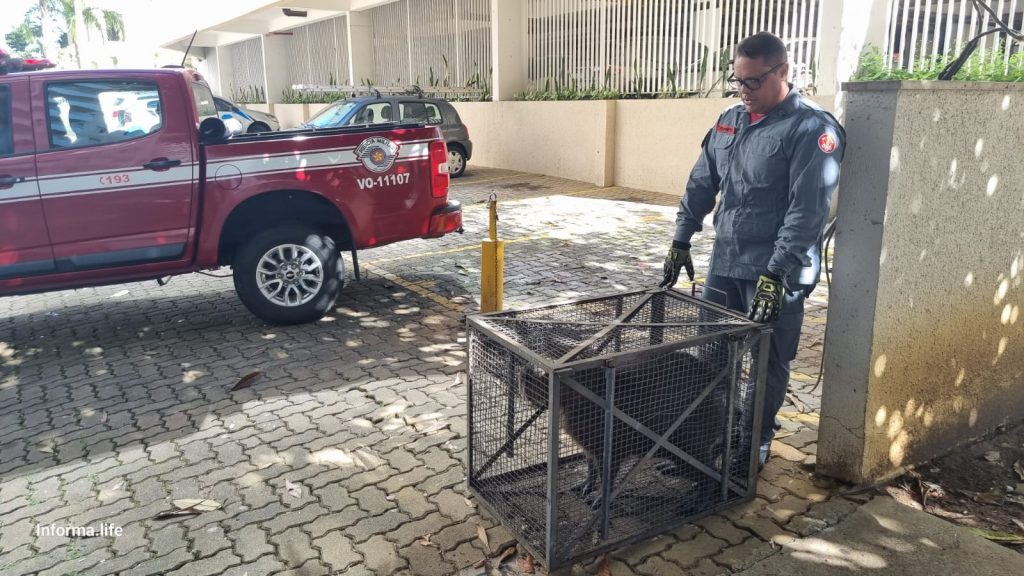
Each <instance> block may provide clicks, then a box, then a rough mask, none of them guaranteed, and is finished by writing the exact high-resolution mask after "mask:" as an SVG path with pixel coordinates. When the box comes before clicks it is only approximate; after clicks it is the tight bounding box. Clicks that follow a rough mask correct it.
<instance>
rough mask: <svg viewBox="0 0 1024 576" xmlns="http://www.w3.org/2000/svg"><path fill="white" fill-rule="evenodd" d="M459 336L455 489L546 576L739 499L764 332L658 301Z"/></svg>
mask: <svg viewBox="0 0 1024 576" xmlns="http://www.w3.org/2000/svg"><path fill="white" fill-rule="evenodd" d="M467 324H468V334H469V338H468V348H469V371H468V372H469V378H468V383H467V387H468V394H467V399H468V407H467V410H468V412H469V414H468V416H469V457H468V466H469V489H470V491H471V492H472V493H473V494H474V495H475V496H476V497H477V499H478V501H479V502H480V504H481V505H482V506H483V507H484V508H485V509H487V510H488V511H489V512H490V513H491V514H493V515H494V516H495V517H496V518H498V519H499V520H500V521H501V522H502V523H503V524H504V525H505V527H506V528H507V529H508V530H509V531H510V532H512V533H513V534H514V535H515V536H516V537H517V539H518V540H519V542H520V543H521V544H523V545H524V546H525V547H526V548H527V549H528V550H529V551H530V552H531V554H533V555H534V557H536V558H538V559H539V560H541V562H543V563H544V564H545V565H546V566H547V567H548V568H549V569H556V568H559V567H562V566H565V565H568V564H571V563H573V562H576V561H578V560H580V559H583V558H585V557H588V556H592V555H594V554H598V553H601V552H603V551H606V550H608V549H610V548H613V547H618V546H621V545H625V544H628V543H631V542H634V541H637V540H640V539H643V538H647V537H650V536H653V535H655V534H657V533H660V532H662V531H664V530H667V529H670V528H673V527H676V526H678V525H680V524H683V523H686V522H689V521H692V520H694V519H696V518H698V517H700V516H704V515H707V514H712V513H715V512H718V511H720V510H723V509H725V508H729V507H731V506H734V505H736V504H739V503H741V502H745V501H747V500H749V499H751V498H753V496H754V491H755V487H756V478H757V449H758V443H757V442H752V438H753V437H754V436H755V435H756V434H755V431H757V430H759V429H760V421H761V405H762V403H763V390H764V375H765V373H766V364H767V357H768V355H767V354H760V353H759V351H760V350H767V349H768V342H769V340H768V339H769V332H770V330H769V329H768V328H766V327H765V326H764V325H761V324H755V323H752V322H750V321H748V320H747V319H746V318H745V317H744V316H742V315H740V314H737V313H735V312H733V311H731V310H728V309H726V308H723V307H720V306H717V305H715V304H711V303H709V302H706V301H704V300H699V299H697V298H694V297H691V296H688V295H685V294H683V293H681V292H677V291H674V290H657V291H645V292H632V293H626V294H619V295H615V296H606V297H600V298H591V299H586V300H579V301H576V302H570V303H565V304H557V305H552V306H545V307H540V308H535V309H531V310H522V311H511V312H498V313H493V314H484V315H476V316H471V317H469V319H468V321H467Z"/></svg>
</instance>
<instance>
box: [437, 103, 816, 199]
mask: <svg viewBox="0 0 1024 576" xmlns="http://www.w3.org/2000/svg"><path fill="white" fill-rule="evenodd" d="M814 100H815V101H817V102H818V104H820V105H822V106H823V107H825V108H826V109H829V110H831V109H833V102H834V97H832V96H827V97H817V98H814ZM736 102H737V100H735V99H724V98H688V99H673V100H605V101H566V102H455V103H453V105H454V106H455V107H456V108H457V109H458V111H459V115H460V116H461V117H462V121H463V122H464V123H465V124H466V126H468V127H469V135H470V138H472V140H473V159H472V160H470V164H471V165H472V164H475V165H478V166H489V167H492V168H507V169H510V170H522V171H523V172H532V173H537V174H547V175H550V176H558V177H561V178H570V179H573V180H581V181H584V182H593V183H595V184H597V185H598V186H612V185H615V186H626V187H629V188H639V189H642V190H652V191H655V192H664V193H667V194H680V195H681V194H682V192H683V187H684V186H685V184H686V179H687V178H688V177H689V175H690V169H691V168H693V164H694V162H696V161H697V156H698V155H699V154H700V144H701V141H702V140H703V139H704V135H705V134H707V131H708V130H710V129H711V128H712V127H713V126H714V124H715V121H716V120H717V119H718V115H719V114H721V112H722V111H723V110H724V109H725V108H727V107H729V106H731V105H733V104H735V103H736Z"/></svg>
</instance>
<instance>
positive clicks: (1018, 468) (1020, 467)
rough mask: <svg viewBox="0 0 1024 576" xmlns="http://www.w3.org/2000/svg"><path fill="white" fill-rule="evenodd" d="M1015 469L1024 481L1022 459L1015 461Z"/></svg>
mask: <svg viewBox="0 0 1024 576" xmlns="http://www.w3.org/2000/svg"><path fill="white" fill-rule="evenodd" d="M1013 471H1014V472H1016V473H1017V476H1019V477H1020V479H1021V480H1022V481H1024V463H1021V461H1020V460H1017V461H1016V462H1014V463H1013Z"/></svg>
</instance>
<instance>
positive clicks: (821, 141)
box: [818, 132, 836, 154]
mask: <svg viewBox="0 0 1024 576" xmlns="http://www.w3.org/2000/svg"><path fill="white" fill-rule="evenodd" d="M818 148H821V151H822V152H824V153H825V154H831V153H833V152H835V151H836V138H835V136H833V135H831V134H829V133H828V132H825V133H824V134H822V135H821V136H820V137H818Z"/></svg>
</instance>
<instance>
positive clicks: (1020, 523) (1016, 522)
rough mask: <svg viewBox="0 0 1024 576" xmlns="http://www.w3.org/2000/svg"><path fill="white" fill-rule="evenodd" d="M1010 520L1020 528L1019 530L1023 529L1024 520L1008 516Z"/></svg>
mask: <svg viewBox="0 0 1024 576" xmlns="http://www.w3.org/2000/svg"><path fill="white" fill-rule="evenodd" d="M1010 520H1013V523H1014V524H1016V525H1017V527H1018V528H1020V529H1021V530H1024V522H1021V521H1020V520H1017V519H1016V518H1010Z"/></svg>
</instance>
